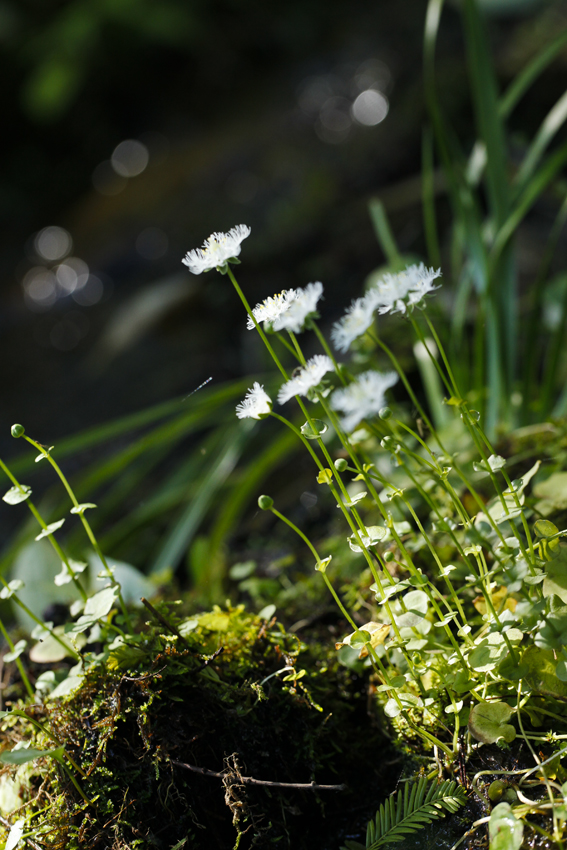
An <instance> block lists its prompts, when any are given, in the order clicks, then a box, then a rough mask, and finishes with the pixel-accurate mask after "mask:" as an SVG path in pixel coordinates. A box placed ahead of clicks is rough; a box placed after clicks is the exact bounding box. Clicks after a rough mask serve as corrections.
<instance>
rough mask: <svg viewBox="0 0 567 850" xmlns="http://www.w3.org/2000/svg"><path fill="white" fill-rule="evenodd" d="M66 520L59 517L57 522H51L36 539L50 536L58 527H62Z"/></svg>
mask: <svg viewBox="0 0 567 850" xmlns="http://www.w3.org/2000/svg"><path fill="white" fill-rule="evenodd" d="M64 522H65V520H64V519H59V520H57V522H51V523H50V524H49V525H48V526H47V527H46V528H44V529H43V531H41V532H40V533H39V534H38V535H37V537H36V538H35V539H36V540H43V538H44V537H49V535H50V534H53V532H54V531H57V529H58V528H61V526H62V525H63V523H64Z"/></svg>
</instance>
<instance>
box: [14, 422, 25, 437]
mask: <svg viewBox="0 0 567 850" xmlns="http://www.w3.org/2000/svg"><path fill="white" fill-rule="evenodd" d="M25 433H26V429H25V428H24V426H23V425H12V437H23V436H24V434H25Z"/></svg>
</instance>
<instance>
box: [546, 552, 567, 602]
mask: <svg viewBox="0 0 567 850" xmlns="http://www.w3.org/2000/svg"><path fill="white" fill-rule="evenodd" d="M543 595H544V596H546V597H549V596H554V595H555V596H558V597H559V598H560V599H561V601H562V602H564V603H565V604H566V605H567V550H566V549H562V550H561V551H560V552H559V554H558V556H557V557H556V558H554V559H553V560H552V561H547V562H546V564H545V578H544V580H543Z"/></svg>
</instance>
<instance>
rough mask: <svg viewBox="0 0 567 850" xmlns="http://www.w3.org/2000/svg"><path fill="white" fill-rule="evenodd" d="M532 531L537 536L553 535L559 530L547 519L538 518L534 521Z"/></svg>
mask: <svg viewBox="0 0 567 850" xmlns="http://www.w3.org/2000/svg"><path fill="white" fill-rule="evenodd" d="M534 531H535V533H536V534H537V536H538V537H553V536H554V535H555V534H557V533H558V532H559V529H558V528H557V526H556V525H555V524H554V523H552V522H550V521H549V520H548V519H538V520H537V522H534Z"/></svg>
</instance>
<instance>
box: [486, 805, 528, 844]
mask: <svg viewBox="0 0 567 850" xmlns="http://www.w3.org/2000/svg"><path fill="white" fill-rule="evenodd" d="M488 833H489V835H490V850H520V847H521V846H522V841H523V839H524V824H523V823H522V821H519V820H516V818H515V817H514V813H513V812H512V808H511V806H510V805H509V804H508V803H498V805H497V806H494V808H493V809H492V813H491V815H490V820H489V821H488Z"/></svg>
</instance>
